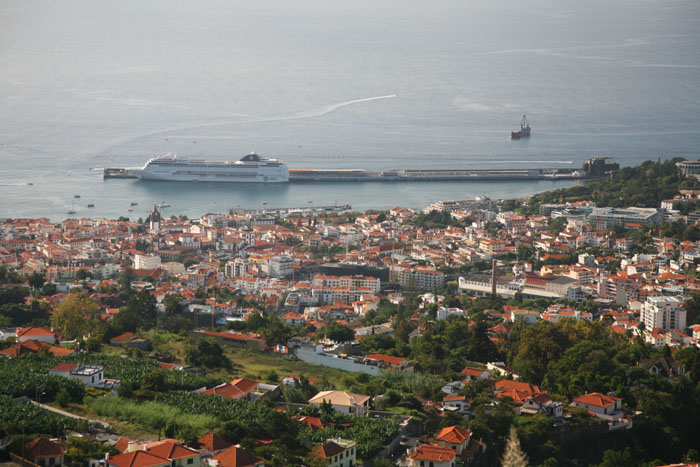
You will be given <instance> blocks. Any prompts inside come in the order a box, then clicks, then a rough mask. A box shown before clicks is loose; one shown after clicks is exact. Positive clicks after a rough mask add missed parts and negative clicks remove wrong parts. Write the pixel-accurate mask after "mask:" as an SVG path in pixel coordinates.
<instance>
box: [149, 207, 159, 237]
mask: <svg viewBox="0 0 700 467" xmlns="http://www.w3.org/2000/svg"><path fill="white" fill-rule="evenodd" d="M151 232H153V233H158V232H160V212H158V206H156V205H155V204H154V205H153V211H151Z"/></svg>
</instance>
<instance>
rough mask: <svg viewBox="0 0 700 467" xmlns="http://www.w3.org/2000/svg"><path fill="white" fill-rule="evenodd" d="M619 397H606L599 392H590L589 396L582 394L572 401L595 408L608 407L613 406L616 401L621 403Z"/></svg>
mask: <svg viewBox="0 0 700 467" xmlns="http://www.w3.org/2000/svg"><path fill="white" fill-rule="evenodd" d="M621 400H622V399H620V398H619V397H613V396H608V395H606V394H601V393H599V392H592V393H590V394H584V395H583V396H579V397H577V398H575V399H574V402H578V403H579V404H586V405H592V406H595V407H608V406H610V405H613V404H614V403H615V402H617V401H621Z"/></svg>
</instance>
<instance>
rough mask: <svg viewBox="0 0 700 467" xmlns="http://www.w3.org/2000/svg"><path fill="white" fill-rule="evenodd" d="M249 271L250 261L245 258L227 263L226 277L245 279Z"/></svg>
mask: <svg viewBox="0 0 700 467" xmlns="http://www.w3.org/2000/svg"><path fill="white" fill-rule="evenodd" d="M248 269H249V264H248V261H247V260H245V259H243V258H236V259H234V260H233V261H229V262H228V263H226V277H243V276H245V275H246V273H247V272H248Z"/></svg>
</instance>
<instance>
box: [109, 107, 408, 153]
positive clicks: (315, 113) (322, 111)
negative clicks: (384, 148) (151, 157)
mask: <svg viewBox="0 0 700 467" xmlns="http://www.w3.org/2000/svg"><path fill="white" fill-rule="evenodd" d="M394 97H397V95H396V94H389V95H387V96H374V97H365V98H362V99H353V100H351V101H345V102H338V103H337V104H331V105H327V106H324V107H319V108H316V109H311V110H305V111H301V112H297V113H295V114H292V115H281V116H273V117H263V118H256V119H252V120H245V119H240V120H229V121H223V122H211V123H202V124H200V125H190V126H183V127H176V128H165V129H162V130H157V131H152V132H149V133H144V134H141V135H137V136H129V137H124V138H119V139H118V140H116V141H113V142H112V143H110V144H108V145H106V146H104V147H103V148H101V149H100V150H99V152H100V153H105V152H106V151H108V150H112V149H113V148H115V147H117V146H119V145H121V144H126V143H130V142H133V141H137V140H139V139H142V138H148V137H153V136H160V135H167V137H168V138H179V137H180V136H178V135H176V134H173V133H176V132H179V131H186V130H196V129H204V128H214V127H220V126H226V125H240V124H249V123H264V122H276V121H284V120H297V119H302V118H313V117H321V116H323V115H327V114H329V113H332V112H335V111H336V110H338V109H341V108H343V107H347V106H348V105H354V104H359V103H362V102H370V101H376V100H381V99H392V98H394ZM189 137H190V136H188V138H189ZM192 137H193V138H201V136H192ZM209 138H210V139H216V138H215V137H209Z"/></svg>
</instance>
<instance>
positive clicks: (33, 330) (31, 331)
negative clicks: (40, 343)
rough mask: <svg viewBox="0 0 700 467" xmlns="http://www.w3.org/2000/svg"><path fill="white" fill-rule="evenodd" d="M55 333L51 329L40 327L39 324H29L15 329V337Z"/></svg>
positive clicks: (51, 334) (53, 334)
mask: <svg viewBox="0 0 700 467" xmlns="http://www.w3.org/2000/svg"><path fill="white" fill-rule="evenodd" d="M56 335H57V334H56V333H55V332H53V331H52V330H51V329H46V328H42V327H39V326H29V327H27V328H22V329H18V330H17V337H39V336H56Z"/></svg>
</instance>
